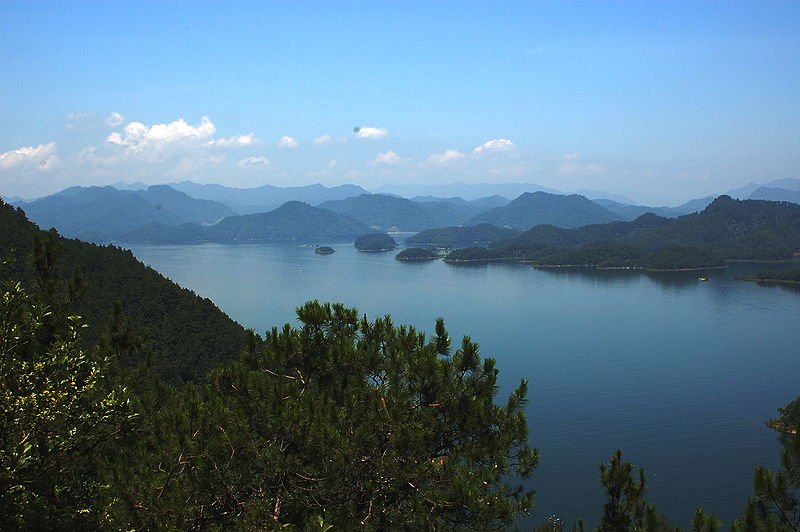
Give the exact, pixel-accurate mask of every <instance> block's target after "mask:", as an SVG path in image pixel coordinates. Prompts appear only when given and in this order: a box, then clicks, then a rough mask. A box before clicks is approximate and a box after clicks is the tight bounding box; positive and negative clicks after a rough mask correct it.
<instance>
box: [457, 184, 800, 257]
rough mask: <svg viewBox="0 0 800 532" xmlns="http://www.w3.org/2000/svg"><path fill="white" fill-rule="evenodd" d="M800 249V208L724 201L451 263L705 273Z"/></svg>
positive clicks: (536, 236)
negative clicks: (504, 262) (727, 263)
mask: <svg viewBox="0 0 800 532" xmlns="http://www.w3.org/2000/svg"><path fill="white" fill-rule="evenodd" d="M798 251H800V205H794V204H790V203H775V202H767V201H753V200H747V201H737V200H733V199H731V198H729V197H728V196H720V197H718V198H717V199H716V200H714V202H713V203H711V205H709V206H708V207H707V208H706V209H705V210H703V211H702V212H700V213H697V214H691V215H687V216H682V217H680V218H677V219H674V220H668V219H665V218H661V217H658V216H655V215H653V214H645V215H643V216H640V217H639V218H637V219H636V220H633V221H631V222H615V223H609V224H596V225H589V226H585V227H579V228H576V229H562V228H557V227H553V226H538V227H534V228H532V229H530V230H528V231H526V232H524V233H522V234H520V235H519V236H517V237H514V238H511V239H505V240H499V241H495V242H492V243H491V244H490V245H489V248H488V249H484V250H477V249H469V248H468V249H463V250H456V251H453V252H452V253H450V254H449V255H448V256H447V259H446V260H447V261H449V262H458V261H467V260H483V261H493V260H518V261H526V262H531V263H533V264H538V265H580V266H598V267H628V268H632V267H636V268H650V269H681V268H702V267H716V266H721V265H724V263H725V261H726V260H785V259H790V258H792V257H793V256H795V254H796V253H797V252H798Z"/></svg>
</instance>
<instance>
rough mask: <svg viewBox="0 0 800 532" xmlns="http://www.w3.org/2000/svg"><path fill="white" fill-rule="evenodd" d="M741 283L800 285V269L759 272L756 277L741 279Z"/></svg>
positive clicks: (750, 276)
mask: <svg viewBox="0 0 800 532" xmlns="http://www.w3.org/2000/svg"><path fill="white" fill-rule="evenodd" d="M739 280H741V281H754V282H757V283H785V284H800V268H797V269H794V270H788V271H783V272H772V271H766V272H759V273H757V274H755V275H747V276H745V277H739Z"/></svg>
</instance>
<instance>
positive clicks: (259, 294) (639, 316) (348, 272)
mask: <svg viewBox="0 0 800 532" xmlns="http://www.w3.org/2000/svg"><path fill="white" fill-rule="evenodd" d="M333 247H335V249H336V251H337V252H336V253H335V254H333V255H327V256H322V255H317V254H315V253H314V250H313V247H307V246H300V245H294V244H280V245H279V244H274V245H273V244H269V245H237V246H225V245H214V244H207V245H195V246H144V245H136V246H130V248H131V249H132V250H133V252H134V254H135V255H136V256H137V257H138V258H139V259H140V260H142V261H143V262H145V263H146V264H148V265H150V266H152V267H153V268H155V269H156V270H158V271H159V272H161V273H162V274H164V275H166V276H167V277H169V278H170V279H172V280H174V281H176V282H177V283H179V284H181V285H182V286H185V287H187V288H190V289H192V290H194V291H195V292H197V293H198V294H200V295H202V296H204V297H208V298H210V299H212V300H213V301H214V302H215V303H216V304H217V305H218V306H219V307H220V308H221V309H222V310H224V311H225V312H226V313H228V314H229V315H230V316H231V317H232V318H233V319H235V320H237V321H238V322H240V323H242V324H243V325H245V326H246V327H252V328H253V329H255V330H257V331H258V332H260V333H262V334H263V332H264V331H265V330H267V329H270V328H271V327H272V326H274V325H282V324H283V323H286V322H290V323H292V324H296V323H297V322H296V319H295V315H294V309H295V308H296V307H297V306H299V305H301V304H302V303H303V302H305V301H307V300H309V299H319V300H321V301H331V302H333V301H340V302H343V303H345V304H346V305H348V306H353V307H357V308H358V309H359V310H360V311H361V312H362V313H366V314H367V315H369V316H370V317H371V318H375V317H377V316H380V315H383V314H387V313H388V314H391V315H392V317H393V319H394V321H395V323H396V324H400V323H409V324H413V325H415V326H417V327H418V328H420V329H423V330H426V331H432V329H433V325H434V320H435V318H436V317H437V316H443V317H444V318H445V323H446V325H447V328H448V330H449V332H450V335H451V336H452V337H453V338H454V345H455V344H457V343H458V340H459V339H460V337H461V336H462V335H470V336H471V337H472V339H473V340H474V341H476V342H478V343H479V344H480V347H481V354H482V355H483V356H484V357H493V358H495V359H497V367H498V368H499V370H500V375H499V382H500V384H501V386H502V389H501V392H500V396H501V398H502V399H503V400H504V397H505V394H506V393H507V392H508V390H510V389H511V387H513V386H515V385H516V384H517V383H518V382H519V380H520V379H521V378H526V379H528V380H529V381H530V387H529V401H530V402H529V404H528V406H527V416H528V420H529V424H530V438H531V442H532V444H533V445H534V446H535V447H537V448H538V449H539V451H540V454H541V459H540V465H539V467H538V468H537V469H536V471H535V472H534V476H533V478H532V480H531V482H532V484H533V486H534V487H535V489H536V491H537V496H536V505H535V508H534V515H533V517H532V518H530V519H526V520H523V522H522V523H521V524H522V526H523V527H524V528H529V526H528V525H530V524H533V523H539V522H541V521H543V520H544V519H545V518H546V517H547V516H549V515H552V514H555V515H557V516H559V517H561V518H562V519H563V520H564V521H565V522H567V523H568V524H571V523H572V521H573V520H574V519H575V518H576V517H578V516H583V517H584V518H585V519H586V521H587V524H590V523H594V522H595V520H596V519H597V518H598V517H599V515H600V514H601V513H602V505H603V503H604V493H603V490H602V488H601V486H600V485H599V483H598V475H599V473H598V466H599V464H600V462H601V461H608V460H609V458H610V456H611V455H612V454H613V452H614V451H615V450H616V449H617V448H620V449H622V450H623V456H624V458H625V459H626V460H628V461H631V462H633V463H634V464H635V465H636V466H637V467H642V468H644V470H645V472H646V475H647V480H648V485H649V489H648V500H649V501H650V502H652V503H654V504H655V505H656V507H657V509H658V510H659V511H661V512H663V513H664V514H666V515H667V516H668V517H669V518H670V519H672V520H673V521H674V522H675V523H676V524H679V525H683V526H686V525H688V524H689V521H690V519H691V517H692V515H693V513H694V509H695V508H696V507H697V506H702V507H703V508H704V509H705V510H706V511H708V512H712V513H714V514H716V515H717V516H718V517H720V518H722V519H723V520H724V523H725V526H726V528H727V526H728V525H729V524H730V521H731V519H733V518H734V517H736V516H738V515H740V513H741V509H742V506H743V504H744V502H745V499H746V498H747V497H748V496H749V495H751V493H752V479H753V467H754V466H755V465H756V464H763V465H767V466H770V467H776V466H777V464H778V451H779V448H780V445H779V442H778V438H777V435H776V434H775V433H774V432H773V431H771V430H769V429H767V428H766V427H765V426H764V421H765V420H767V419H769V418H771V417H774V416H775V415H776V409H777V408H778V407H782V406H784V405H785V404H786V403H788V402H789V401H790V400H792V399H793V398H794V397H796V396H797V395H798V394H800V342H798V339H800V319H799V318H800V290H797V289H794V288H791V287H787V286H768V287H764V286H759V285H757V284H755V283H749V282H742V281H737V280H735V277H736V276H737V275H743V274H746V273H753V272H756V271H760V270H762V269H776V266H775V265H752V264H738V265H734V266H732V267H731V268H729V269H726V270H708V271H706V272H660V273H644V272H634V271H591V270H589V271H579V270H571V269H563V270H538V269H535V268H532V267H529V266H524V265H513V264H498V265H482V266H453V265H447V264H444V263H443V262H441V261H434V262H426V263H401V262H398V261H396V260H394V253H383V254H372V253H359V252H357V251H356V250H355V249H354V248H353V247H352V245H351V244H350V243H342V244H338V245H334V246H333ZM781 267H784V268H787V267H789V266H788V265H783V266H781ZM701 275H702V276H706V277H708V281H706V282H701V281H699V280H698V277H699V276H701Z"/></svg>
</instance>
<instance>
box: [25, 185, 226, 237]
mask: <svg viewBox="0 0 800 532" xmlns="http://www.w3.org/2000/svg"><path fill="white" fill-rule="evenodd" d="M25 211H26V213H27V214H28V216H29V217H30V218H31V220H33V221H34V222H36V223H37V224H39V225H40V226H41V227H46V228H50V227H55V228H56V229H58V231H59V232H60V233H61V234H63V235H65V236H68V237H74V238H80V239H81V240H87V241H93V242H108V241H112V240H116V239H118V238H119V237H120V236H121V235H124V234H126V233H128V232H130V231H132V230H134V229H136V228H138V227H142V226H144V225H147V224H151V223H158V224H162V225H179V224H182V223H189V222H192V223H203V224H206V223H213V222H216V221H218V220H220V219H221V218H223V217H225V216H230V215H232V214H233V211H231V210H230V209H229V208H228V207H226V206H224V205H222V204H220V203H217V202H214V201H209V200H197V199H194V198H190V197H189V196H187V195H186V194H184V193H182V192H178V191H177V190H174V189H172V188H170V187H168V186H165V185H160V186H152V187H149V188H148V189H147V190H138V191H132V190H117V189H115V188H113V187H110V186H105V187H70V188H68V189H65V190H62V191H61V192H58V193H56V194H53V195H52V196H47V197H44V198H41V199H38V200H35V201H32V202H30V203H27V204H25Z"/></svg>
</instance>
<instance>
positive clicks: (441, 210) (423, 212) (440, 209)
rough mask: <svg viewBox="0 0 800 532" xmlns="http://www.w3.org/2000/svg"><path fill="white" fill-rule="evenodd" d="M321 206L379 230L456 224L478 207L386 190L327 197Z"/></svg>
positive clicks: (418, 228) (413, 228) (400, 229)
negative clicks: (416, 198) (420, 199)
mask: <svg viewBox="0 0 800 532" xmlns="http://www.w3.org/2000/svg"><path fill="white" fill-rule="evenodd" d="M320 207H321V208H324V209H330V210H332V211H334V212H337V213H339V214H342V215H344V216H349V217H351V218H354V219H356V220H359V221H361V222H363V223H364V224H366V225H368V226H369V227H371V228H372V229H375V230H381V231H388V230H399V231H422V230H424V229H430V228H433V227H444V226H449V225H458V224H460V223H462V222H463V221H464V220H466V219H468V218H470V217H471V216H474V215H475V213H476V210H478V209H476V208H475V207H474V206H472V205H471V204H470V203H469V202H464V203H458V202H452V201H438V202H437V201H430V202H415V201H411V200H409V199H405V198H398V197H395V196H388V195H386V194H362V195H361V196H356V197H353V198H347V199H344V200H339V201H326V202H325V203H322V204H320Z"/></svg>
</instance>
